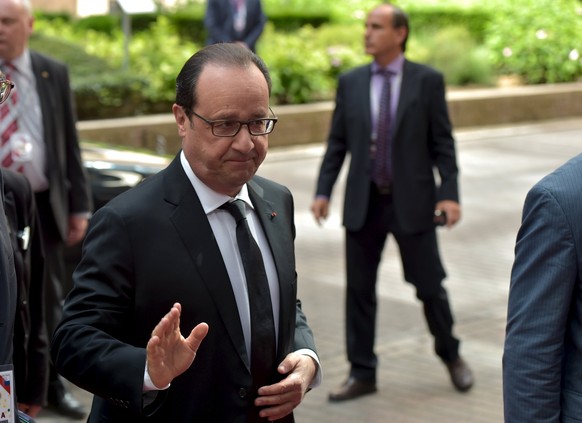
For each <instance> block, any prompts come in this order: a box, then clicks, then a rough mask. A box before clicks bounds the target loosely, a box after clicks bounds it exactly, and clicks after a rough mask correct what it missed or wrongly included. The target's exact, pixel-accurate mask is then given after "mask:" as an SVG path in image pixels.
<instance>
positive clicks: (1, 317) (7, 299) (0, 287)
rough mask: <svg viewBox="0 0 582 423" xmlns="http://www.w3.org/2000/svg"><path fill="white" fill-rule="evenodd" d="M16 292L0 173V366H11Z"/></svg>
mask: <svg viewBox="0 0 582 423" xmlns="http://www.w3.org/2000/svg"><path fill="white" fill-rule="evenodd" d="M16 291H17V285H16V271H15V268H14V252H13V250H12V243H11V242H10V230H9V226H8V222H7V220H6V213H5V209H4V174H3V173H2V172H0V301H1V302H0V365H4V364H12V354H13V350H14V348H13V342H12V340H13V339H14V338H13V337H14V318H15V315H16Z"/></svg>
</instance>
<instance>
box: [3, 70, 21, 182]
mask: <svg viewBox="0 0 582 423" xmlns="http://www.w3.org/2000/svg"><path fill="white" fill-rule="evenodd" d="M15 71H16V68H15V67H14V65H13V64H12V63H9V62H6V63H4V74H5V75H6V79H8V80H11V81H14V72H15ZM19 100H20V93H19V92H18V87H16V86H15V87H14V88H13V89H12V91H11V94H10V97H9V98H8V100H6V102H5V103H3V104H2V105H0V122H1V125H2V126H1V128H2V131H1V133H0V142H1V143H0V166H2V167H6V168H9V167H11V166H12V164H13V163H14V159H13V155H12V147H11V145H10V138H11V137H12V135H14V133H15V132H16V131H18V118H17V115H18V114H17V113H16V109H17V107H18V102H19ZM15 170H17V171H19V172H22V170H23V166H22V165H20V166H19V167H18V168H17V169H15Z"/></svg>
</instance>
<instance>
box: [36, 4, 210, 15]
mask: <svg viewBox="0 0 582 423" xmlns="http://www.w3.org/2000/svg"><path fill="white" fill-rule="evenodd" d="M135 1H136V2H139V0H135ZM200 1H204V0H200ZM160 3H161V4H162V5H163V6H165V7H168V8H171V7H174V6H177V5H180V4H185V3H186V0H162V1H161V2H160ZM31 4H32V7H33V9H34V10H39V11H43V12H67V13H70V14H71V15H73V16H81V17H82V16H90V15H105V14H107V13H109V9H110V0H31Z"/></svg>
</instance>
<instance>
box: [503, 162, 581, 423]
mask: <svg viewBox="0 0 582 423" xmlns="http://www.w3.org/2000/svg"><path fill="white" fill-rule="evenodd" d="M581 269H582V155H578V156H576V157H574V158H573V159H571V160H569V161H568V162H567V163H565V164H564V165H562V166H561V167H559V168H558V169H556V170H555V171H554V172H552V173H551V174H549V175H548V176H546V177H545V178H543V179H542V180H541V181H540V182H538V183H537V184H535V185H534V187H533V188H532V189H531V190H530V191H529V193H528V194H527V197H526V199H525V204H524V207H523V214H522V221H521V227H520V229H519V232H518V234H517V242H516V245H515V260H514V263H513V268H512V271H511V285H510V288H509V305H508V312H507V328H506V335H505V347H504V353H503V403H504V413H505V422H507V423H514V422H532V423H541V422H544V423H550V422H552V423H553V422H555V423H558V422H564V423H566V422H572V423H573V422H578V421H580V416H581V415H582V378H581V377H580V375H581V373H582V345H581V339H582V336H581V332H580V321H581V319H582V272H581Z"/></svg>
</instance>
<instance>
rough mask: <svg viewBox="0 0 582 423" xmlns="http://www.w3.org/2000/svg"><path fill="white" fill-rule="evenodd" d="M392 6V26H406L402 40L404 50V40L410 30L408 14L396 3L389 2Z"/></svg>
mask: <svg viewBox="0 0 582 423" xmlns="http://www.w3.org/2000/svg"><path fill="white" fill-rule="evenodd" d="M390 6H391V7H392V26H393V27H394V28H406V37H404V40H402V51H406V42H407V41H408V34H409V32H410V25H409V23H408V15H407V14H406V13H405V12H404V10H402V9H401V8H399V7H398V6H396V5H393V4H390Z"/></svg>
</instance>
